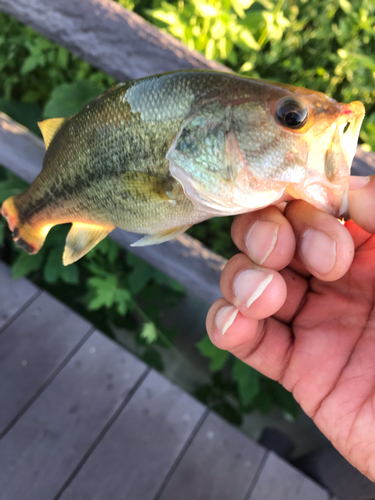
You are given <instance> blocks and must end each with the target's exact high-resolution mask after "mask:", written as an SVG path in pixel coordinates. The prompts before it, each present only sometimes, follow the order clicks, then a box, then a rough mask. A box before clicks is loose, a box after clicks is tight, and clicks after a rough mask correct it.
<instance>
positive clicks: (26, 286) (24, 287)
mask: <svg viewBox="0 0 375 500" xmlns="http://www.w3.org/2000/svg"><path fill="white" fill-rule="evenodd" d="M39 293H40V290H38V288H37V287H36V286H34V285H33V284H32V283H30V281H28V280H25V279H19V280H14V279H12V274H11V270H10V269H9V267H8V266H7V265H5V264H4V263H3V262H1V261H0V331H1V329H2V328H3V327H4V325H6V324H7V323H8V322H9V321H10V320H11V319H12V317H13V316H14V315H15V314H17V313H18V311H20V310H21V309H22V308H23V307H24V306H25V305H26V304H27V303H28V302H30V301H31V300H32V299H33V298H34V297H36V296H37V295H38V294H39Z"/></svg>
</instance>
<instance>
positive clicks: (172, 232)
mask: <svg viewBox="0 0 375 500" xmlns="http://www.w3.org/2000/svg"><path fill="white" fill-rule="evenodd" d="M189 227H190V226H180V227H174V228H173V229H168V231H162V232H160V233H157V234H149V235H146V236H143V238H141V239H140V240H138V241H136V242H135V243H132V244H131V245H130V246H131V247H146V246H148V245H158V244H159V243H164V242H165V241H168V240H171V239H173V238H176V237H177V236H180V234H182V233H184V232H185V231H186V230H187V229H189Z"/></svg>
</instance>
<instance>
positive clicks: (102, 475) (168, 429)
mask: <svg viewBox="0 0 375 500" xmlns="http://www.w3.org/2000/svg"><path fill="white" fill-rule="evenodd" d="M204 412H205V409H204V407H203V406H202V405H201V404H200V403H198V402H197V401H195V400H194V399H193V398H192V397H191V396H189V395H188V394H186V393H184V392H182V391H181V389H179V388H177V387H175V386H173V385H172V384H171V383H170V382H168V381H167V380H166V379H164V378H163V377H162V376H160V375H159V374H157V373H156V372H151V373H150V374H149V375H148V377H147V378H146V379H145V380H144V381H143V383H142V385H141V386H140V387H139V388H138V390H137V392H136V394H135V395H134V396H133V398H132V399H131V401H130V402H129V403H128V405H127V406H126V407H125V409H124V410H123V412H122V413H121V414H120V415H119V417H118V418H117V420H116V421H115V423H114V424H113V425H112V427H111V428H110V429H109V431H108V432H107V434H106V435H105V436H104V438H103V440H102V441H101V442H100V443H99V445H98V446H97V448H96V449H95V450H94V451H93V453H92V455H91V456H90V457H89V459H88V460H87V462H86V463H85V464H84V466H83V468H82V469H81V470H80V471H79V473H78V474H77V476H76V477H75V478H74V479H73V481H72V483H71V484H70V485H69V486H68V487H67V489H66V490H65V492H64V493H63V494H62V496H61V500H78V499H79V500H93V499H94V498H95V500H108V499H111V500H123V499H128V500H130V499H131V500H152V499H153V498H154V496H155V494H156V492H157V491H158V488H159V487H160V486H161V484H162V482H163V479H164V478H165V476H166V475H167V474H168V471H169V470H170V468H171V467H172V465H173V463H174V461H175V460H176V458H177V457H178V455H179V454H180V453H181V450H182V449H183V447H184V445H185V443H186V441H187V440H188V439H189V437H190V435H191V433H192V432H193V431H194V428H195V427H196V425H197V424H198V422H199V421H200V419H201V418H202V416H203V415H204Z"/></svg>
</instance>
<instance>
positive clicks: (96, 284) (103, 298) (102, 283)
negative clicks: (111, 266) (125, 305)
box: [87, 274, 117, 310]
mask: <svg viewBox="0 0 375 500" xmlns="http://www.w3.org/2000/svg"><path fill="white" fill-rule="evenodd" d="M87 284H88V286H89V287H90V288H92V289H93V290H94V291H95V297H94V298H93V299H92V300H90V301H89V304H88V308H89V310H96V309H100V308H101V307H103V306H106V307H111V306H112V305H113V304H114V303H115V300H116V291H117V277H116V276H115V275H113V274H111V275H109V276H107V277H106V278H97V277H93V278H90V279H89V280H88V282H87Z"/></svg>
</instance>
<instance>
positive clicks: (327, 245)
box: [301, 229, 336, 274]
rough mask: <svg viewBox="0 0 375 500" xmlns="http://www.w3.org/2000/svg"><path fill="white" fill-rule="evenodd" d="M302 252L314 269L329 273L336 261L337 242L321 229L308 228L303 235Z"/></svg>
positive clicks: (320, 272)
mask: <svg viewBox="0 0 375 500" xmlns="http://www.w3.org/2000/svg"><path fill="white" fill-rule="evenodd" d="M301 253H302V257H303V258H304V260H305V261H306V263H307V264H308V265H309V266H310V267H311V268H312V269H314V270H315V271H317V272H318V273H319V274H327V273H329V272H330V271H332V269H333V267H334V265H335V263H336V242H335V241H334V240H333V239H332V238H331V237H330V236H328V235H327V234H325V233H322V232H321V231H317V230H315V229H308V230H307V231H306V232H305V233H304V235H303V236H302V243H301Z"/></svg>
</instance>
